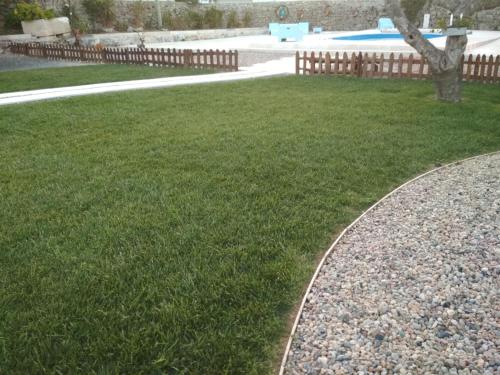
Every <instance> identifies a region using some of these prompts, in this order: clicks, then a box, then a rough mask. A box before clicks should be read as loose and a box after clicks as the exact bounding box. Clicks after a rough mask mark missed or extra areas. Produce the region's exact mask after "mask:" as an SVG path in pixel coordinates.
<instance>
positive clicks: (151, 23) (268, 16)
mask: <svg viewBox="0 0 500 375" xmlns="http://www.w3.org/2000/svg"><path fill="white" fill-rule="evenodd" d="M233 1H234V0H233ZM15 2H16V0H0V29H1V28H2V17H4V16H5V14H6V13H7V12H8V11H9V10H10V9H12V7H13V6H14V4H15ZM40 2H41V3H42V4H43V5H45V6H46V7H52V8H56V9H57V10H60V9H62V7H63V5H64V3H65V2H66V0H42V1H40ZM81 2H82V0H71V4H72V5H73V6H76V10H77V13H78V14H79V15H80V17H82V16H83V18H85V12H84V10H83V8H82V6H81ZM133 3H134V1H130V0H116V10H115V13H116V15H117V20H116V21H117V22H116V25H117V26H119V27H120V28H123V27H125V28H126V26H127V25H129V24H130V23H131V20H132V18H133V17H132V14H131V7H132V4H133ZM497 3H498V7H496V5H497ZM143 4H144V8H145V12H144V23H145V26H146V28H148V29H154V28H156V27H157V16H156V6H155V2H154V1H152V0H144V1H143ZM485 4H487V5H485ZM214 5H215V6H216V7H217V8H218V9H220V10H222V11H224V13H225V17H226V18H225V20H224V22H223V25H222V27H226V22H227V15H228V14H229V13H230V12H233V11H234V12H236V14H237V15H238V18H239V19H240V20H242V19H243V18H244V16H245V15H246V14H248V15H250V22H249V24H248V25H245V26H249V27H266V26H267V25H268V24H269V23H270V22H287V23H292V22H298V21H308V22H310V23H311V25H312V26H322V27H323V28H324V29H325V30H362V29H369V28H374V27H376V25H377V20H378V18H380V17H382V16H385V15H386V13H385V10H384V0H324V1H321V0H309V1H307V0H304V1H284V2H258V3H252V2H248V1H244V0H242V1H239V2H223V3H222V2H221V3H216V4H210V5H197V6H194V7H193V8H191V9H194V10H195V11H197V12H199V13H202V12H204V11H205V10H206V9H207V8H208V7H211V6H214ZM280 5H285V6H287V8H288V10H289V14H288V16H287V17H286V18H285V19H283V20H280V19H279V18H278V17H277V15H276V9H277V7H278V6H280ZM160 6H161V9H162V12H163V13H165V12H167V11H170V12H171V13H173V14H180V13H182V12H186V11H187V9H188V5H186V4H185V3H176V2H173V1H168V0H167V1H165V0H163V1H161V2H160ZM485 7H487V8H488V9H485ZM451 12H453V13H454V14H455V15H456V16H458V15H459V14H460V13H464V14H465V15H467V16H470V17H472V18H473V19H474V20H475V22H476V28H479V29H483V30H499V29H500V16H499V15H500V0H488V1H484V0H429V2H428V4H427V6H426V7H425V8H424V9H423V10H422V11H421V12H420V15H419V19H422V18H423V14H424V13H430V14H431V23H432V26H435V23H436V22H437V20H439V19H440V18H448V17H449V15H450V13H451Z"/></svg>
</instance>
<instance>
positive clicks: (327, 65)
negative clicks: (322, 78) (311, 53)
mask: <svg viewBox="0 0 500 375" xmlns="http://www.w3.org/2000/svg"><path fill="white" fill-rule="evenodd" d="M331 70H332V61H331V55H330V52H327V53H326V54H325V74H326V75H330V74H331Z"/></svg>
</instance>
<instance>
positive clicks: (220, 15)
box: [203, 7, 224, 29]
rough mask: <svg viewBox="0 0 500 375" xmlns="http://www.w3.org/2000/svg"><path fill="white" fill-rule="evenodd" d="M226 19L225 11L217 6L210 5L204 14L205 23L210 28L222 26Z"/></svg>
mask: <svg viewBox="0 0 500 375" xmlns="http://www.w3.org/2000/svg"><path fill="white" fill-rule="evenodd" d="M223 20H224V12H223V11H222V10H219V9H217V8H215V7H210V8H208V9H207V10H206V11H205V14H204V15H203V25H204V26H205V27H207V28H209V29H220V28H222V25H223Z"/></svg>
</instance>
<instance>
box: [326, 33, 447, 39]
mask: <svg viewBox="0 0 500 375" xmlns="http://www.w3.org/2000/svg"><path fill="white" fill-rule="evenodd" d="M423 35H424V37H425V38H426V39H434V38H441V37H444V36H445V35H443V34H423ZM332 39H334V40H380V39H404V38H403V35H401V34H398V33H380V34H359V35H348V36H338V37H336V38H332Z"/></svg>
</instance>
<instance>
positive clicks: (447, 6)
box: [419, 0, 500, 30]
mask: <svg viewBox="0 0 500 375" xmlns="http://www.w3.org/2000/svg"><path fill="white" fill-rule="evenodd" d="M424 13H429V14H430V15H431V25H432V26H436V22H437V21H438V20H439V19H442V18H444V19H449V18H450V15H451V14H452V13H453V15H454V16H455V17H459V16H460V14H462V13H463V14H464V16H466V17H470V18H471V19H472V20H473V21H474V23H475V27H474V28H475V29H478V30H500V0H430V1H429V2H428V4H427V5H426V6H425V7H424V9H423V10H422V11H421V12H420V17H419V18H420V19H422V18H423V15H424Z"/></svg>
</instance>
